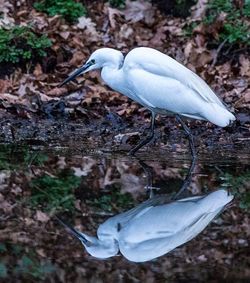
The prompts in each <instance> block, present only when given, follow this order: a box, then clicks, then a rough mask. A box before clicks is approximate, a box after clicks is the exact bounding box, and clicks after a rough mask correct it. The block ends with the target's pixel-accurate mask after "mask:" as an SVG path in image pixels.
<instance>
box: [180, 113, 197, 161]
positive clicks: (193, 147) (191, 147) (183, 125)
mask: <svg viewBox="0 0 250 283" xmlns="http://www.w3.org/2000/svg"><path fill="white" fill-rule="evenodd" d="M176 120H177V121H178V122H179V123H181V126H182V128H183V130H184V131H185V133H186V135H187V137H188V140H189V147H190V150H191V154H192V158H193V159H196V157H197V154H196V150H195V146H194V137H193V135H192V133H191V131H190V129H189V128H188V126H187V125H186V124H185V122H184V121H183V120H182V119H181V117H180V116H179V115H176Z"/></svg>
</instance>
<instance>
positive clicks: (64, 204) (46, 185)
mask: <svg viewBox="0 0 250 283" xmlns="http://www.w3.org/2000/svg"><path fill="white" fill-rule="evenodd" d="M80 182H81V178H80V177H77V176H75V175H73V173H72V172H71V171H68V172H60V174H59V175H58V176H57V177H51V176H49V175H44V176H41V177H38V178H35V179H33V180H32V181H31V188H32V196H31V198H30V201H29V202H30V203H31V205H32V206H37V205H42V206H43V207H44V209H45V210H47V211H52V210H60V209H62V208H63V210H73V209H74V202H75V195H74V189H76V188H77V187H78V186H79V185H80Z"/></svg>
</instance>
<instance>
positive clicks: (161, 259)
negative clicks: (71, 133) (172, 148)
mask: <svg viewBox="0 0 250 283" xmlns="http://www.w3.org/2000/svg"><path fill="white" fill-rule="evenodd" d="M248 152H249V151H248V149H247V148H245V149H241V150H239V151H234V152H231V151H230V150H229V149H226V150H224V151H215V150H214V151H210V152H207V153H203V154H200V155H199V159H198V161H197V163H196V166H195V170H194V173H193V176H192V180H191V183H190V185H189V186H188V190H186V191H184V192H183V193H181V194H180V195H178V198H177V199H176V194H177V193H178V191H179V190H180V189H181V187H182V185H183V180H184V179H185V177H186V175H187V172H188V168H189V166H190V158H189V156H188V155H187V154H184V153H182V152H180V153H175V154H172V153H168V152H166V153H164V154H159V153H157V152H153V149H150V148H149V150H148V152H146V153H142V154H140V155H139V156H140V159H137V158H131V157H128V156H126V155H125V154H120V153H116V154H114V153H103V152H100V151H95V152H94V153H93V152H92V153H91V152H88V150H86V148H83V149H81V148H73V149H72V148H71V149H69V148H67V147H65V148H60V147H57V148H55V147H54V148H52V147H51V148H50V149H45V148H34V147H33V148H29V147H17V146H15V147H14V146H6V145H2V146H1V149H0V167H1V173H0V213H1V214H0V221H1V223H0V229H1V233H0V234H1V235H0V240H1V243H0V255H1V263H0V278H1V279H0V280H2V281H3V282H43V281H45V282H249V281H248V280H249V278H250V268H249V266H250V258H249V257H250V256H249V235H250V230H249V221H250V220H249V210H250V195H249V194H250V192H249V188H250V154H249V153H248ZM147 186H153V187H155V188H157V189H154V190H153V191H152V192H151V198H149V196H150V191H149V190H146V189H145V187H147ZM225 192H227V193H225ZM152 195H153V196H152ZM198 196H201V197H200V198H198ZM231 196H233V197H234V199H233V200H231V199H232V198H233V197H231ZM195 197H196V198H195ZM178 200H179V201H178ZM180 200H182V201H180ZM152 208H153V209H152ZM131 209H133V210H131ZM55 215H57V216H58V217H60V219H62V220H63V221H64V222H65V223H67V224H69V225H71V226H72V227H74V228H75V229H76V230H77V231H81V232H83V233H86V235H85V234H84V235H83V236H81V237H82V240H83V242H84V243H85V244H86V246H87V249H88V250H89V252H87V251H86V249H85V247H83V246H82V244H81V242H80V241H79V240H78V239H76V238H75V237H74V236H72V235H71V234H70V233H69V230H68V229H65V227H64V226H63V225H62V224H60V223H59V221H58V220H57V219H56V217H55ZM216 215H217V217H216ZM103 223H105V224H104V225H102V226H101V227H102V228H100V229H101V230H99V234H98V236H99V239H101V240H102V241H101V242H97V239H95V240H93V238H88V236H87V235H89V236H94V237H96V236H97V235H96V233H97V229H98V227H99V226H100V225H101V224H103ZM119 249H120V250H121V252H119ZM91 254H92V255H91ZM162 254H165V255H162ZM93 255H94V256H95V257H99V258H102V257H109V258H108V259H105V260H103V259H97V258H95V257H94V256H93ZM135 261H139V262H135ZM140 261H143V262H140Z"/></svg>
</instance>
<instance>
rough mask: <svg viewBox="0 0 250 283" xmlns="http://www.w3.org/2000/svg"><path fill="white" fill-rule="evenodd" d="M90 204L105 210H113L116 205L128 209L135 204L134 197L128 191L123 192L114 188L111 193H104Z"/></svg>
mask: <svg viewBox="0 0 250 283" xmlns="http://www.w3.org/2000/svg"><path fill="white" fill-rule="evenodd" d="M90 204H91V205H93V206H95V207H98V208H100V209H101V210H104V211H112V210H113V208H114V207H115V208H122V209H126V208H129V207H131V206H133V198H132V196H131V195H130V194H128V193H126V194H122V193H120V191H118V190H112V191H111V193H110V194H109V195H107V194H105V195H102V196H101V197H99V198H98V199H94V200H93V201H90Z"/></svg>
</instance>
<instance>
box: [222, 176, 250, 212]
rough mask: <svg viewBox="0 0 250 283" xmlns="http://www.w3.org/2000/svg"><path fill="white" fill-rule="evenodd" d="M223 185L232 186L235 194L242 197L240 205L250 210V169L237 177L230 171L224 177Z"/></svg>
mask: <svg viewBox="0 0 250 283" xmlns="http://www.w3.org/2000/svg"><path fill="white" fill-rule="evenodd" d="M223 185H224V186H229V187H231V188H232V191H233V194H235V196H236V197H238V198H239V199H240V207H241V208H243V209H247V210H250V190H249V189H250V171H246V172H245V173H244V174H242V175H241V176H238V177H235V176H233V175H231V174H229V173H227V174H225V176H224V177H223Z"/></svg>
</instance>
